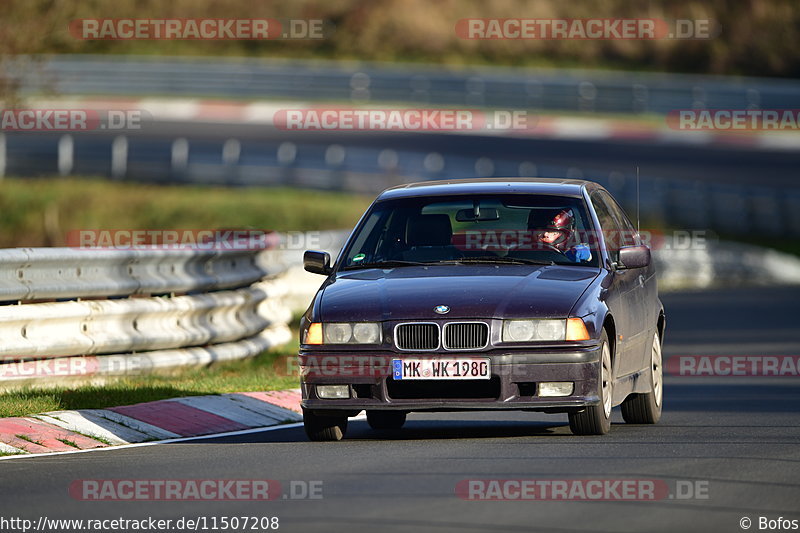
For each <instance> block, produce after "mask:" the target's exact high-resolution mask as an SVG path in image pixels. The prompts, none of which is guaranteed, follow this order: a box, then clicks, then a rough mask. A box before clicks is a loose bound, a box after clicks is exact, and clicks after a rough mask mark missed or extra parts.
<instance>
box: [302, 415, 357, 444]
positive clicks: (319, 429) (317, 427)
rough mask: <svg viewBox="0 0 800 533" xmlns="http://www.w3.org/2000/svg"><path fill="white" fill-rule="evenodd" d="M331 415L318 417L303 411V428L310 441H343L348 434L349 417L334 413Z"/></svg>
mask: <svg viewBox="0 0 800 533" xmlns="http://www.w3.org/2000/svg"><path fill="white" fill-rule="evenodd" d="M331 415H332V416H326V415H318V414H315V413H314V412H312V411H307V410H305V409H303V428H305V430H306V435H308V438H309V440H312V441H335V440H342V438H343V437H344V434H345V433H346V432H347V417H346V416H341V415H338V414H334V413H331Z"/></svg>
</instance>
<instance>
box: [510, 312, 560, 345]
mask: <svg viewBox="0 0 800 533" xmlns="http://www.w3.org/2000/svg"><path fill="white" fill-rule="evenodd" d="M566 326H567V321H566V320H558V319H556V320H553V319H549V318H548V319H537V320H504V321H503V342H531V341H563V340H565V339H566Z"/></svg>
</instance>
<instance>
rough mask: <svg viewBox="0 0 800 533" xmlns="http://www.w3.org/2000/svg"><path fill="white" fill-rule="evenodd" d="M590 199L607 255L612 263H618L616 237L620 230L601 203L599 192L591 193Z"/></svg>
mask: <svg viewBox="0 0 800 533" xmlns="http://www.w3.org/2000/svg"><path fill="white" fill-rule="evenodd" d="M590 199H591V201H592V207H594V211H595V213H597V219H598V220H599V221H600V231H602V232H603V240H604V241H605V244H606V250H608V255H609V256H610V257H611V260H612V261H614V262H615V263H617V262H619V245H618V238H617V237H618V236H619V234H620V230H621V228H620V227H619V226H618V225H617V222H616V220H614V217H613V216H611V212H610V211H609V209H608V206H607V205H606V203H605V202H604V201H603V197H602V196H601V195H600V192H599V191H596V192H594V193H592V195H591V196H590Z"/></svg>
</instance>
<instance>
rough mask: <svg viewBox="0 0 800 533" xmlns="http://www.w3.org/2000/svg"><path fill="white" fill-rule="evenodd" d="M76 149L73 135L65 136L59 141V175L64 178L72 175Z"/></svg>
mask: <svg viewBox="0 0 800 533" xmlns="http://www.w3.org/2000/svg"><path fill="white" fill-rule="evenodd" d="M74 148H75V147H74V143H73V142H72V136H71V135H63V136H62V137H61V138H60V139H59V140H58V173H59V174H60V175H62V176H67V175H69V174H70V173H72V165H73V162H74Z"/></svg>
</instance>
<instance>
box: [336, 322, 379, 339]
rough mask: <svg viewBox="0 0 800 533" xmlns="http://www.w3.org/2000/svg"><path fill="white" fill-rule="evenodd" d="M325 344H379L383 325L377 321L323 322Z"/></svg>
mask: <svg viewBox="0 0 800 533" xmlns="http://www.w3.org/2000/svg"><path fill="white" fill-rule="evenodd" d="M322 331H323V339H324V344H378V343H380V340H381V327H380V324H378V323H376V322H355V323H347V322H341V323H335V324H323V327H322Z"/></svg>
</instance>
